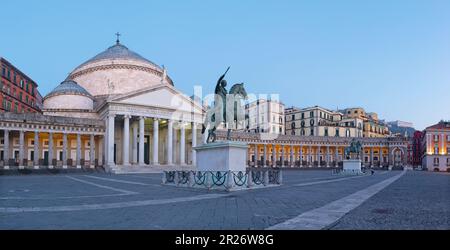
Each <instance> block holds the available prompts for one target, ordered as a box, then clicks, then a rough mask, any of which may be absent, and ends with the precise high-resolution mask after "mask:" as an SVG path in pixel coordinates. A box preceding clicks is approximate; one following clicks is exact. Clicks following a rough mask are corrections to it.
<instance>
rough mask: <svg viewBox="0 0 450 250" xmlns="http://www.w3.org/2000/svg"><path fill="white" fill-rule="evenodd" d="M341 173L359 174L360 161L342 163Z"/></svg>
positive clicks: (349, 160)
mask: <svg viewBox="0 0 450 250" xmlns="http://www.w3.org/2000/svg"><path fill="white" fill-rule="evenodd" d="M343 166H344V168H343V171H344V172H348V173H361V172H362V171H361V160H360V159H348V160H344V161H343Z"/></svg>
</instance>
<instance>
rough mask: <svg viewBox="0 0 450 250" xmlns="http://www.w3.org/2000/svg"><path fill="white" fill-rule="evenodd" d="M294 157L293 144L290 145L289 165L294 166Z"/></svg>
mask: <svg viewBox="0 0 450 250" xmlns="http://www.w3.org/2000/svg"><path fill="white" fill-rule="evenodd" d="M294 165H295V159H294V145H291V167H294Z"/></svg>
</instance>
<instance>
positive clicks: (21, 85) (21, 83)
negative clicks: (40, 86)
mask: <svg viewBox="0 0 450 250" xmlns="http://www.w3.org/2000/svg"><path fill="white" fill-rule="evenodd" d="M20 87H21V88H23V79H22V80H20Z"/></svg>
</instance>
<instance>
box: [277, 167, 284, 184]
mask: <svg viewBox="0 0 450 250" xmlns="http://www.w3.org/2000/svg"><path fill="white" fill-rule="evenodd" d="M279 171H280V172H279V173H278V184H280V185H281V184H283V171H281V169H280V170H279Z"/></svg>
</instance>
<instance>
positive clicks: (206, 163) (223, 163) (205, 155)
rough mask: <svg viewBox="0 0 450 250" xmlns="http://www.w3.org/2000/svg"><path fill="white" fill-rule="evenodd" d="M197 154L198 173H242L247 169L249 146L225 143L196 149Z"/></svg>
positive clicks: (211, 144)
mask: <svg viewBox="0 0 450 250" xmlns="http://www.w3.org/2000/svg"><path fill="white" fill-rule="evenodd" d="M194 149H195V151H196V152H197V170H198V171H236V172H237V171H242V172H245V170H246V168H247V164H246V158H247V150H248V145H247V144H246V143H242V142H234V141H224V142H214V143H209V144H204V145H201V146H197V147H194Z"/></svg>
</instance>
